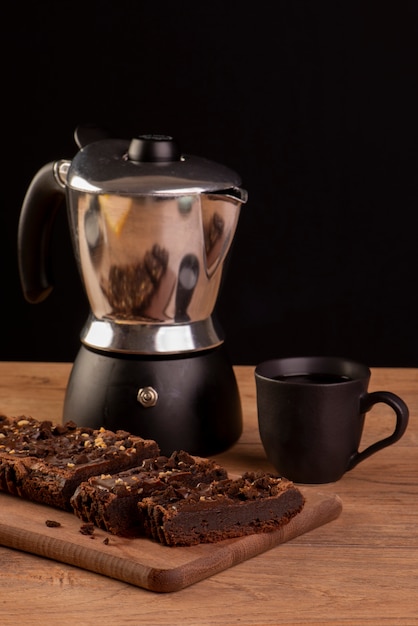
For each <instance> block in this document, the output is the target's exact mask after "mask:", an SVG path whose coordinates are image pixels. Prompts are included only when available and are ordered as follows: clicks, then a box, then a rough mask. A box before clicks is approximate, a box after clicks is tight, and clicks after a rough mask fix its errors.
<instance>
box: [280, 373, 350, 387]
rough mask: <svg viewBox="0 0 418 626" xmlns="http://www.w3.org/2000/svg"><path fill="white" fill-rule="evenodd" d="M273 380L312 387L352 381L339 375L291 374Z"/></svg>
mask: <svg viewBox="0 0 418 626" xmlns="http://www.w3.org/2000/svg"><path fill="white" fill-rule="evenodd" d="M273 380H282V381H284V382H288V383H303V384H312V385H335V384H337V383H346V382H348V381H349V380H352V379H351V378H350V377H349V376H340V375H339V374H325V373H324V374H289V375H279V376H274V377H273Z"/></svg>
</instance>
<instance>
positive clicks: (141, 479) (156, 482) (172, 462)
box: [71, 450, 227, 536]
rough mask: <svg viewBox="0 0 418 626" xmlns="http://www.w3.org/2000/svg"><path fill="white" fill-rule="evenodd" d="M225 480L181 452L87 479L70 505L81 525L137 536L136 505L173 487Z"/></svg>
mask: <svg viewBox="0 0 418 626" xmlns="http://www.w3.org/2000/svg"><path fill="white" fill-rule="evenodd" d="M225 478H227V472H226V470H225V469H224V468H222V467H221V466H220V465H218V464H217V463H215V462H214V461H212V460H209V459H205V458H201V457H196V456H192V455H190V454H189V453H188V452H185V451H183V450H181V451H176V452H173V453H172V454H171V456H170V457H167V456H158V457H155V458H150V459H146V460H144V461H143V462H142V464H141V465H140V466H139V467H134V468H132V469H130V470H126V471H124V472H119V473H118V474H113V475H112V474H102V475H100V476H94V477H92V478H89V480H88V481H85V482H83V483H81V485H79V487H77V489H76V491H75V493H74V495H73V497H72V498H71V505H72V508H73V511H74V513H75V514H76V515H77V516H78V517H79V518H80V519H82V520H83V521H84V522H92V523H93V524H95V525H96V526H98V527H99V528H102V529H103V530H106V531H108V532H111V533H113V534H114V535H123V536H138V535H140V534H141V528H140V526H139V514H138V506H137V505H138V501H139V500H140V499H142V498H144V497H145V496H148V495H151V494H154V493H156V492H157V491H161V490H163V489H166V488H167V486H168V485H174V486H176V488H178V489H181V488H184V487H195V486H196V485H198V484H199V483H202V484H203V483H210V482H212V481H215V480H221V479H225Z"/></svg>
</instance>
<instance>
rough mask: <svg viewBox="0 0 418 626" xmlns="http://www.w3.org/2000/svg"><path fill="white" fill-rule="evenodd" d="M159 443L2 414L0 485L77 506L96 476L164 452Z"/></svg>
mask: <svg viewBox="0 0 418 626" xmlns="http://www.w3.org/2000/svg"><path fill="white" fill-rule="evenodd" d="M159 453H160V450H159V447H158V445H157V443H156V442H155V441H153V440H148V439H142V438H141V437H137V436H133V435H131V434H130V433H128V432H126V431H123V430H118V431H116V432H113V431H110V430H106V429H104V428H100V429H97V430H94V429H92V428H87V427H77V425H76V424H75V423H74V422H67V423H66V424H64V425H63V426H61V425H54V424H52V422H51V421H43V422H40V421H38V420H36V419H34V418H32V417H20V418H16V419H11V418H7V417H5V416H0V491H5V492H8V493H10V494H13V495H17V496H20V497H23V498H26V499H28V500H33V501H35V502H41V503H43V504H48V505H50V506H53V507H56V508H60V509H65V510H68V511H71V510H72V509H71V505H70V498H71V496H72V495H73V494H74V491H75V490H76V488H77V487H78V485H79V484H80V483H81V482H83V481H86V480H87V479H88V478H90V476H94V475H98V474H104V473H105V474H108V473H115V472H119V471H121V470H124V469H128V468H130V467H135V466H137V465H139V464H140V463H141V462H142V461H143V460H144V459H145V458H149V457H152V456H158V455H159Z"/></svg>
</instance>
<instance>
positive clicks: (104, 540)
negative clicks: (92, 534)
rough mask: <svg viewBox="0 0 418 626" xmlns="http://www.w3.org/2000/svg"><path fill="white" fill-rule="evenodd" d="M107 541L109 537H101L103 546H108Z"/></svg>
mask: <svg viewBox="0 0 418 626" xmlns="http://www.w3.org/2000/svg"><path fill="white" fill-rule="evenodd" d="M109 541H110V539H109V537H105V538H104V539H103V543H104V544H105V546H108V545H109Z"/></svg>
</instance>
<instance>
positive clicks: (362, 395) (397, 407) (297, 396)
mask: <svg viewBox="0 0 418 626" xmlns="http://www.w3.org/2000/svg"><path fill="white" fill-rule="evenodd" d="M370 377H371V371H370V369H369V368H368V367H367V366H366V365H363V364H361V363H357V362H355V361H351V360H349V359H345V358H339V357H293V358H283V359H272V360H269V361H264V362H263V363H260V364H259V365H257V367H256V368H255V381H256V390H257V412H258V425H259V431H260V437H261V441H262V444H263V446H264V449H265V452H266V455H267V458H268V459H269V461H270V462H271V463H272V464H273V465H274V467H275V468H276V470H277V471H278V472H279V473H280V474H281V475H282V476H285V477H286V478H288V479H290V480H292V481H294V482H297V483H329V482H335V481H337V480H339V479H340V478H341V477H342V476H343V475H344V473H345V472H347V471H349V470H351V469H353V468H354V467H355V466H356V465H358V463H360V462H361V461H363V460H365V459H366V458H368V457H369V456H370V455H372V454H374V453H376V452H378V451H379V450H382V449H383V448H385V447H387V446H389V445H392V444H393V443H395V442H396V441H398V440H399V439H400V438H401V437H402V435H403V434H404V432H405V430H406V428H407V425H408V420H409V410H408V407H407V406H406V404H405V402H404V401H403V400H402V399H401V398H399V396H397V395H395V394H394V393H392V392H390V391H375V392H372V393H369V392H368V387H369V381H370ZM379 402H383V403H384V404H387V405H388V406H390V407H391V408H392V409H393V411H394V413H395V417H396V424H395V427H394V430H393V432H392V434H391V435H389V436H388V437H386V438H384V439H380V440H378V441H376V442H375V443H373V444H371V445H370V446H368V447H367V448H366V449H365V450H362V451H361V452H359V446H360V441H361V437H362V433H363V427H364V422H365V416H366V414H367V412H368V411H370V409H371V408H372V407H373V406H374V405H375V404H377V403H379Z"/></svg>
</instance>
